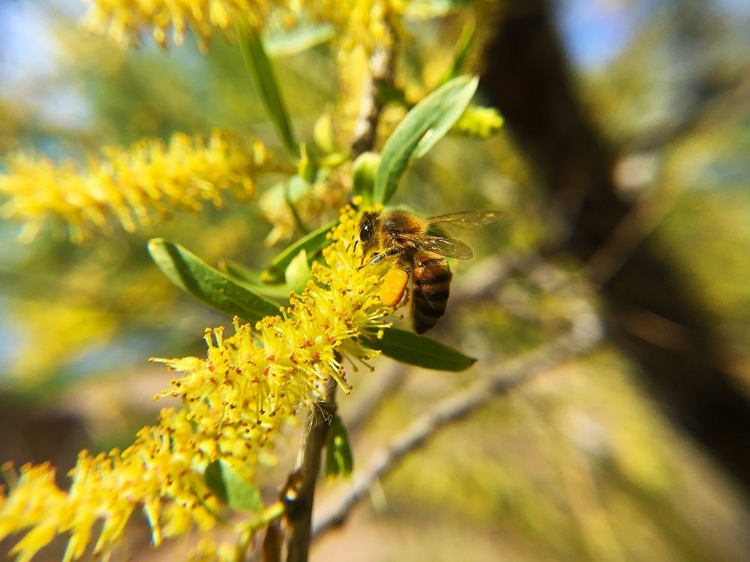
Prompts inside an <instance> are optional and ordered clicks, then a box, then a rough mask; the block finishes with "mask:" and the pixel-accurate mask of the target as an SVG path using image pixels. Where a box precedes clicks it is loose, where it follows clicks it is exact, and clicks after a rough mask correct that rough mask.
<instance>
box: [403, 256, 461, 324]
mask: <svg viewBox="0 0 750 562" xmlns="http://www.w3.org/2000/svg"><path fill="white" fill-rule="evenodd" d="M451 278H452V274H451V270H450V268H449V267H448V263H447V262H446V261H445V260H444V259H442V258H428V259H418V260H416V264H415V266H414V271H413V283H414V287H413V290H412V304H411V318H412V324H413V326H414V331H415V332H416V333H418V334H423V333H424V332H426V331H427V330H429V329H431V328H433V327H434V326H435V324H437V323H438V321H439V320H440V318H442V317H443V314H444V313H445V307H446V306H447V304H448V296H449V294H450V288H451Z"/></svg>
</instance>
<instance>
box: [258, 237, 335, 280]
mask: <svg viewBox="0 0 750 562" xmlns="http://www.w3.org/2000/svg"><path fill="white" fill-rule="evenodd" d="M336 224H337V223H335V222H332V223H329V224H327V225H325V226H321V227H320V228H319V229H318V230H314V231H313V232H311V233H310V234H308V235H307V236H305V237H304V238H300V239H299V240H297V241H296V242H295V243H294V244H292V245H291V246H289V247H287V248H286V250H284V251H283V252H281V253H280V254H279V255H278V256H276V257H275V258H274V260H273V261H272V262H271V264H270V265H269V266H268V267H267V268H266V269H265V270H264V271H263V273H261V275H260V279H261V281H263V282H264V283H283V282H284V279H285V275H286V268H287V267H289V264H290V263H292V260H293V259H294V258H296V257H297V255H298V254H299V253H300V251H302V250H305V252H307V256H308V258H312V257H313V256H314V255H315V254H317V253H318V252H319V251H320V250H322V249H323V248H325V247H326V246H328V245H329V244H330V243H331V240H330V239H329V238H328V233H329V232H331V230H333V227H334V226H336Z"/></svg>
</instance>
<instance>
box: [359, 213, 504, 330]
mask: <svg viewBox="0 0 750 562" xmlns="http://www.w3.org/2000/svg"><path fill="white" fill-rule="evenodd" d="M501 216H502V213H501V212H500V211H466V212H463V213H453V214H449V215H442V216H439V217H432V218H428V219H423V218H420V217H417V216H416V215H413V214H411V213H407V212H406V211H390V212H388V213H379V212H375V211H366V212H364V213H363V214H362V218H361V219H360V221H359V241H360V242H361V244H362V250H363V253H364V256H365V258H363V263H364V260H365V259H367V258H369V261H368V262H367V263H369V264H375V263H378V262H381V261H383V260H385V259H393V260H395V263H396V266H395V268H393V269H391V270H390V271H389V272H388V273H387V274H386V276H385V277H384V279H383V285H382V287H381V290H380V300H381V301H382V302H383V304H385V305H387V306H396V305H397V304H398V303H399V302H401V299H402V298H403V296H404V293H405V292H406V289H407V285H408V281H409V277H410V276H411V278H412V291H411V319H412V326H413V327H414V331H415V332H416V333H417V334H423V333H424V332H426V331H427V330H429V329H431V328H433V327H434V326H435V325H436V324H437V323H438V321H439V320H440V319H441V318H442V317H443V314H444V313H445V307H446V305H447V304H448V295H449V294H450V285H451V278H452V277H453V274H452V273H451V270H450V267H449V266H448V262H447V261H446V260H445V258H457V259H460V260H468V259H471V258H472V257H473V255H474V254H473V252H472V251H471V248H469V246H467V245H466V244H465V243H463V242H461V241H460V240H456V239H455V238H448V237H447V236H441V235H437V234H432V233H431V234H428V232H432V231H431V229H432V228H434V227H440V226H441V225H447V226H455V227H460V228H466V229H471V228H478V227H480V226H483V225H485V224H489V223H491V222H495V221H496V220H498V219H500V218H501ZM365 265H366V264H365ZM363 267H364V265H363Z"/></svg>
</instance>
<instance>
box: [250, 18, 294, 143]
mask: <svg viewBox="0 0 750 562" xmlns="http://www.w3.org/2000/svg"><path fill="white" fill-rule="evenodd" d="M237 29H238V35H239V38H240V48H241V49H242V55H243V58H244V59H245V64H246V66H247V68H248V70H249V71H250V74H251V75H252V76H253V78H254V82H255V85H256V86H257V87H258V91H259V93H260V95H261V99H262V100H263V104H264V105H265V107H266V111H267V112H268V116H269V117H270V118H271V120H272V121H273V123H274V125H276V129H277V131H278V133H279V136H280V137H281V139H282V140H283V141H284V145H285V146H286V148H287V150H289V152H290V153H292V154H297V152H298V148H297V141H295V139H294V132H293V129H292V124H291V121H290V120H289V113H288V112H287V109H286V105H285V104H284V100H283V98H282V96H281V91H280V89H279V86H278V83H277V81H276V74H275V73H274V70H273V64H272V63H271V60H270V59H269V58H268V55H267V54H266V51H265V49H264V48H263V42H262V41H261V38H260V36H259V35H258V34H257V33H256V32H255V31H253V30H252V29H251V28H250V26H249V25H247V24H244V23H241V24H239V25H238V26H237Z"/></svg>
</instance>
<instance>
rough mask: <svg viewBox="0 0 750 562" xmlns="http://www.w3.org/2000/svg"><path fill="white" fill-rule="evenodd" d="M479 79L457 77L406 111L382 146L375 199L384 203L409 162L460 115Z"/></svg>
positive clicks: (440, 136) (439, 136)
mask: <svg viewBox="0 0 750 562" xmlns="http://www.w3.org/2000/svg"><path fill="white" fill-rule="evenodd" d="M478 84H479V80H478V79H477V78H472V77H471V76H459V77H458V78H454V79H453V80H451V81H450V82H446V83H445V84H443V85H442V86H440V87H439V88H438V89H437V90H435V91H434V92H432V93H430V94H429V95H427V96H426V97H425V98H424V99H423V100H421V101H420V102H419V103H418V104H417V105H415V106H414V108H413V109H412V110H411V111H409V113H407V114H406V117H404V119H403V121H401V123H399V124H398V126H397V127H396V129H395V130H394V131H393V133H392V134H391V136H390V137H388V140H387V141H386V142H385V145H384V146H383V152H382V154H381V156H380V166H379V167H378V174H377V178H376V181H375V202H376V203H383V204H385V203H387V202H388V201H389V200H390V198H391V197H392V196H393V194H394V193H395V192H396V188H397V187H398V183H399V180H400V179H401V176H402V175H403V174H404V171H405V170H406V167H407V166H408V165H409V162H411V161H412V160H415V159H416V158H419V157H421V156H424V155H425V154H426V153H427V151H428V150H430V149H431V148H432V147H433V146H434V145H435V143H437V141H438V140H440V139H441V138H442V137H443V136H444V135H445V133H447V132H448V130H449V129H450V128H451V127H452V126H453V123H455V122H456V120H457V119H458V118H459V117H461V114H462V113H463V112H464V110H465V109H466V106H468V105H469V102H470V101H471V98H472V97H473V96H474V92H476V89H477V85H478Z"/></svg>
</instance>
